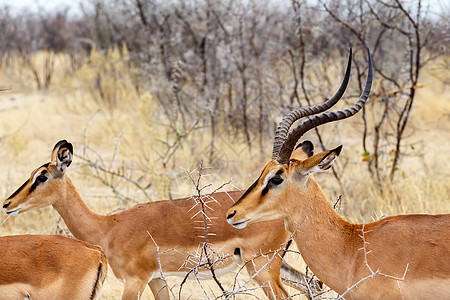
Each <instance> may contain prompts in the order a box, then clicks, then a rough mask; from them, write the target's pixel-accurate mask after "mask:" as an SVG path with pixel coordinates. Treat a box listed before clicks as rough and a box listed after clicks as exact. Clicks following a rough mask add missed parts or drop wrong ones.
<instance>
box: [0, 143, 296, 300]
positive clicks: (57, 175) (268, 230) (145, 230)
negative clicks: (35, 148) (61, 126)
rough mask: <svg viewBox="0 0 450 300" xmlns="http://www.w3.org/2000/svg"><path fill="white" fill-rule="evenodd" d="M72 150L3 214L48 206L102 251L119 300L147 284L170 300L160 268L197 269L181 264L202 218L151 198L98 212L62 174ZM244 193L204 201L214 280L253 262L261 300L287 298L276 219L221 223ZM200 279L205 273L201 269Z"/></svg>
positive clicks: (185, 204)
mask: <svg viewBox="0 0 450 300" xmlns="http://www.w3.org/2000/svg"><path fill="white" fill-rule="evenodd" d="M72 152H73V148H72V145H71V144H70V143H68V142H66V141H61V142H59V143H57V144H56V146H55V148H54V150H53V152H52V160H51V162H50V163H48V164H45V165H43V166H41V167H39V168H37V169H36V170H34V171H33V172H32V174H31V177H30V179H28V180H27V181H26V182H25V184H24V185H23V186H22V187H21V188H19V189H18V190H17V191H16V192H15V193H14V194H13V195H11V196H10V197H9V198H8V199H7V200H5V201H4V206H3V208H4V210H5V212H6V213H8V214H12V215H15V214H18V213H22V212H25V211H27V210H30V209H33V208H40V207H45V206H50V205H51V206H53V208H54V209H55V210H56V211H57V212H58V213H59V214H60V215H61V217H62V218H63V220H64V222H65V223H66V225H67V227H68V228H69V230H70V231H71V232H72V234H73V235H74V236H75V237H76V238H78V239H81V240H84V241H87V242H89V243H91V244H95V245H100V246H101V247H102V248H103V249H104V251H105V254H106V257H107V258H108V261H109V264H110V266H111V269H112V270H113V272H114V274H115V276H116V277H117V278H119V279H123V280H124V281H125V289H124V292H123V295H122V299H136V298H137V297H138V295H139V294H141V293H142V292H143V290H144V288H145V286H146V285H147V283H148V284H149V286H150V288H151V290H152V292H153V294H154V295H155V297H156V298H157V299H168V298H169V291H168V289H167V287H166V285H165V282H164V280H163V279H162V275H161V273H160V272H159V271H158V270H159V266H160V265H161V269H162V271H163V273H164V274H166V275H180V276H183V277H184V276H185V275H186V272H188V271H189V270H190V269H191V268H192V267H194V266H195V264H194V263H192V262H191V263H189V262H186V261H187V260H186V259H187V258H188V256H190V255H194V254H195V253H197V251H199V250H200V247H201V245H202V244H203V243H204V242H205V238H204V237H202V236H204V235H205V230H204V228H202V220H203V219H202V214H197V212H198V207H197V208H195V207H194V206H195V200H194V199H192V198H185V199H179V200H171V201H156V202H150V203H145V204H138V205H136V206H134V207H132V208H131V209H129V210H126V211H123V212H120V213H117V214H112V215H108V216H104V215H98V214H96V213H94V212H93V211H91V210H90V209H89V208H88V207H87V205H86V204H85V203H84V202H83V200H82V199H81V197H80V195H79V193H78V192H77V190H76V188H75V186H74V185H73V183H72V181H71V179H70V178H69V176H68V175H67V174H66V169H67V167H68V166H69V165H70V164H71V162H72ZM242 194H243V193H242V192H230V193H216V194H214V195H212V196H208V197H214V198H215V200H216V201H211V202H210V203H209V204H208V206H209V207H210V208H211V209H207V212H206V213H207V215H208V217H209V218H210V219H211V223H212V225H211V226H210V229H209V231H210V232H211V233H213V234H214V235H208V242H209V243H211V244H212V245H213V247H214V249H215V251H217V253H218V254H219V255H223V256H224V257H226V259H224V260H223V262H221V263H217V264H215V265H214V269H215V270H216V273H217V274H218V275H220V274H221V273H225V272H229V271H230V270H231V269H233V268H235V267H236V266H237V265H238V263H241V262H242V260H244V261H248V260H251V259H253V263H248V264H246V268H247V271H248V272H249V273H250V274H255V277H254V279H255V280H256V281H257V282H258V283H259V284H260V285H263V289H264V291H265V293H266V295H267V296H268V297H269V298H277V299H280V298H282V297H286V296H287V293H286V291H285V289H284V287H283V285H282V283H281V280H280V265H281V257H279V255H275V252H273V251H276V250H278V249H279V248H281V247H283V246H284V244H285V243H286V242H287V240H288V238H289V236H290V235H289V233H288V232H287V231H285V230H284V226H283V221H282V220H275V221H270V222H265V223H260V224H255V225H252V226H249V227H248V228H247V229H246V230H244V231H241V230H237V229H235V228H233V227H232V226H230V225H229V224H227V222H226V220H225V218H223V216H224V214H225V212H226V209H227V208H228V207H229V206H230V205H231V204H233V203H234V202H235V200H236V199H238V198H239V197H240V196H242ZM196 214H197V215H196ZM194 215H196V216H195V217H194ZM271 251H272V252H271ZM270 252H271V254H269V255H268V257H271V256H274V255H275V257H274V258H273V260H272V262H271V264H270V266H269V267H267V266H265V265H266V264H267V263H268V257H266V256H261V254H264V253H270ZM263 266H265V268H263V269H262V270H260V269H261V268H262V267H263ZM257 271H259V272H258V273H257ZM203 275H211V273H210V272H209V271H206V272H204V273H203Z"/></svg>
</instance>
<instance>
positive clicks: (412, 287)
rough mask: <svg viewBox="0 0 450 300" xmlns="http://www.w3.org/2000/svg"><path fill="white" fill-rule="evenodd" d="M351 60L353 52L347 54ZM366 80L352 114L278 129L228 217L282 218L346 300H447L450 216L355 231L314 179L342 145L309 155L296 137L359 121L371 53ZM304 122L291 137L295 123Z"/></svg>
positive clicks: (399, 219) (310, 111)
mask: <svg viewBox="0 0 450 300" xmlns="http://www.w3.org/2000/svg"><path fill="white" fill-rule="evenodd" d="M350 54H351V53H350ZM368 61H369V68H368V75H367V81H366V84H365V87H364V91H363V92H362V94H361V96H360V98H359V99H358V101H357V102H356V103H355V104H354V105H353V106H352V107H350V108H348V109H345V110H342V111H337V112H329V113H322V114H319V115H315V116H312V115H314V114H317V113H320V112H323V111H325V110H326V109H328V108H330V107H331V106H332V105H334V103H335V102H336V101H337V100H338V99H330V100H328V101H326V102H325V103H323V104H322V105H318V106H313V107H307V108H299V109H296V110H294V111H292V112H290V113H289V114H287V115H286V116H285V117H284V119H283V120H282V121H281V123H280V124H279V126H278V130H277V132H276V137H275V141H274V146H273V155H272V160H271V161H269V162H268V163H267V164H266V165H265V166H264V167H263V169H262V172H261V174H260V176H259V178H258V179H257V180H256V182H255V183H254V184H253V185H252V186H251V187H250V188H249V189H248V190H247V191H246V193H245V194H244V196H242V198H241V199H239V201H238V202H236V203H235V204H234V205H233V206H231V207H230V209H229V210H228V212H227V219H228V222H229V223H230V224H232V225H234V226H235V227H237V228H243V227H245V226H246V225H249V224H251V223H255V222H259V221H263V220H271V219H275V218H284V222H285V227H286V229H287V230H288V231H290V232H292V233H293V235H294V240H295V242H296V244H297V246H298V248H299V251H300V253H301V255H302V257H303V259H304V261H305V262H306V264H307V265H308V266H309V267H310V268H311V270H312V271H313V272H314V273H315V274H316V276H317V277H318V278H319V279H320V280H321V281H323V283H324V284H326V285H328V286H329V287H330V288H332V289H333V290H335V291H336V292H338V293H339V294H341V295H343V296H344V297H345V298H348V299H450V292H449V287H450V214H443V215H425V214H414V215H399V216H392V217H386V218H383V219H381V220H379V221H376V222H373V223H367V224H352V223H349V222H347V221H346V220H344V219H343V218H341V217H340V216H339V215H338V214H337V213H336V212H335V210H334V209H333V207H332V205H331V204H330V202H329V201H328V200H327V198H326V196H325V194H324V193H323V191H322V190H321V188H320V187H319V185H318V183H317V181H316V180H315V179H314V177H313V173H315V172H320V171H324V170H327V169H328V168H330V167H331V165H332V164H333V162H334V161H335V160H336V158H337V157H338V156H339V153H340V151H341V148H342V147H341V146H339V147H337V148H335V149H333V150H329V151H325V152H322V153H319V154H315V155H313V145H312V143H311V142H309V141H305V142H303V143H301V144H300V145H299V147H298V148H297V149H296V150H295V151H294V146H295V144H296V143H297V141H298V140H299V139H300V137H301V136H302V135H303V134H304V133H305V132H307V131H308V130H310V129H312V128H315V127H317V126H319V125H322V124H325V123H328V122H332V121H337V120H342V119H345V118H348V117H351V116H353V115H354V114H356V113H357V112H358V111H359V110H360V109H361V107H362V106H363V105H364V103H365V102H366V100H367V98H368V96H369V92H370V87H371V84H372V59H371V56H370V52H369V59H368ZM307 116H311V117H310V118H309V119H306V120H303V121H302V122H301V123H300V124H298V125H297V126H296V127H294V128H293V129H292V130H291V131H290V132H289V129H290V127H291V126H292V124H293V123H294V122H295V121H296V120H298V119H300V118H302V117H307Z"/></svg>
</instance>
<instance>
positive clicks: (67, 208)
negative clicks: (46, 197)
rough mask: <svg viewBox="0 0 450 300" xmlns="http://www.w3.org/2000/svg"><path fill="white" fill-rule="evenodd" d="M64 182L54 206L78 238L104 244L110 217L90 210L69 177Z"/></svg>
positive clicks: (95, 243)
mask: <svg viewBox="0 0 450 300" xmlns="http://www.w3.org/2000/svg"><path fill="white" fill-rule="evenodd" d="M64 182H65V184H64V187H63V188H62V190H63V191H64V192H62V193H61V194H60V196H61V197H59V198H58V200H57V201H55V202H54V203H53V208H54V209H55V210H56V211H57V212H58V213H59V215H60V216H61V217H62V218H63V220H64V223H66V225H67V228H69V230H70V232H71V233H72V234H73V235H74V236H75V237H76V238H77V239H80V240H83V241H86V242H88V243H91V244H94V245H100V246H103V239H104V238H105V236H106V230H107V227H108V223H109V222H108V219H109V217H108V216H102V215H98V214H96V213H94V212H93V211H92V210H90V209H89V207H87V205H86V203H84V201H83V199H81V196H80V194H79V193H78V191H77V190H76V188H75V186H74V185H73V183H72V180H70V178H69V177H67V178H66V180H65V181H64Z"/></svg>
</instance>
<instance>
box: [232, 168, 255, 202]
mask: <svg viewBox="0 0 450 300" xmlns="http://www.w3.org/2000/svg"><path fill="white" fill-rule="evenodd" d="M261 175H262V174H261ZM261 175H259V177H258V179H256V181H255V182H253V184H252V185H251V186H250V187H249V188H248V189H247V190H246V191H245V193H244V195H242V197H241V198H239V200H238V201H236V203H234V204H233V205H232V206H231V207H233V206H235V205H237V204H238V203H240V202H241V200H242V199H244V198H245V196H247V195H248V194H249V193H250V192H251V191H253V190H254V189H255V187H256V185H257V184H258V180H259V179H260V178H261Z"/></svg>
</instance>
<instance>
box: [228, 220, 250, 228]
mask: <svg viewBox="0 0 450 300" xmlns="http://www.w3.org/2000/svg"><path fill="white" fill-rule="evenodd" d="M228 223H230V224H231V225H233V227H234V228H237V229H243V228H245V226H247V221H244V222H241V223H233V222H232V221H230V220H228Z"/></svg>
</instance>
